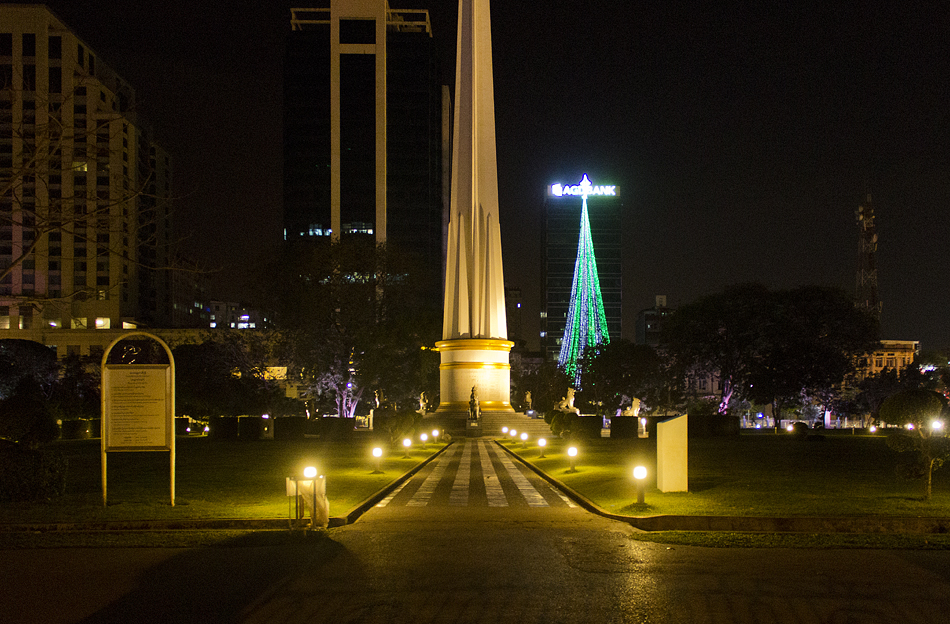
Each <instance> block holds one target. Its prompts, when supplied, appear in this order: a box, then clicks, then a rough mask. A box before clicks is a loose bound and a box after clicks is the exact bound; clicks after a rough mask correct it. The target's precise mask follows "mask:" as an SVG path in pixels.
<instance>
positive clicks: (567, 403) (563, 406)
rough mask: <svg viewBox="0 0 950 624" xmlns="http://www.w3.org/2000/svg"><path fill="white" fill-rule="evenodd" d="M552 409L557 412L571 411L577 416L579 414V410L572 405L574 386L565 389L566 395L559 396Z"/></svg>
mask: <svg viewBox="0 0 950 624" xmlns="http://www.w3.org/2000/svg"><path fill="white" fill-rule="evenodd" d="M554 409H556V410H557V411H559V412H567V413H573V414H577V415H578V416H580V415H581V410H580V409H578V408H576V407H574V388H568V389H567V396H566V397H561V400H560V401H558V403H557V405H555V406H554Z"/></svg>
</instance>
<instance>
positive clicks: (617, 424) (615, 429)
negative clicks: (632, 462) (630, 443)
mask: <svg viewBox="0 0 950 624" xmlns="http://www.w3.org/2000/svg"><path fill="white" fill-rule="evenodd" d="M639 431H640V419H639V418H637V417H635V416H614V417H613V418H611V419H610V438H611V439H615V438H618V439H623V440H626V439H629V438H636V437H637V436H638V435H639Z"/></svg>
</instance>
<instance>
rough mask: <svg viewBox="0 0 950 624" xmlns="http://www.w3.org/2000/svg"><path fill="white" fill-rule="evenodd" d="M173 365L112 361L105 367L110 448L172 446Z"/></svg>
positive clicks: (106, 429)
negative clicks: (117, 362)
mask: <svg viewBox="0 0 950 624" xmlns="http://www.w3.org/2000/svg"><path fill="white" fill-rule="evenodd" d="M170 373H171V367H170V366H167V365H164V364H110V365H107V366H106V367H105V370H104V371H103V378H102V387H103V391H104V393H105V397H104V398H105V413H106V414H108V417H107V419H106V422H105V423H104V424H105V427H104V428H103V432H102V434H103V436H104V438H105V440H104V444H105V450H106V451H150V450H155V451H159V450H171V444H172V436H173V435H174V415H173V412H172V409H171V382H170V379H169V377H170Z"/></svg>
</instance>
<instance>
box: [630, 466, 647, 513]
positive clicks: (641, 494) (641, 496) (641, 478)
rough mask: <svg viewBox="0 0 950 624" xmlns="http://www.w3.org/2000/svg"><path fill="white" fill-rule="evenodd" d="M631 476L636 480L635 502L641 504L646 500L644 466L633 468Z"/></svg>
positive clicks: (645, 471) (645, 473) (645, 472)
mask: <svg viewBox="0 0 950 624" xmlns="http://www.w3.org/2000/svg"><path fill="white" fill-rule="evenodd" d="M633 478H634V479H636V481H637V504H638V505H642V504H643V503H644V502H645V501H646V478H647V469H646V466H637V467H636V468H634V469H633Z"/></svg>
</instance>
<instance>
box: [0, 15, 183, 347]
mask: <svg viewBox="0 0 950 624" xmlns="http://www.w3.org/2000/svg"><path fill="white" fill-rule="evenodd" d="M135 103H136V99H135V90H134V89H133V88H132V86H131V85H129V84H128V82H126V81H125V80H124V79H123V78H122V77H120V76H118V75H117V74H116V73H115V72H114V71H112V69H110V68H109V67H108V66H107V65H105V64H104V63H103V62H102V60H101V59H100V58H99V57H98V55H97V54H96V53H95V52H94V51H93V50H92V49H91V47H90V46H89V45H88V44H87V43H86V42H85V41H83V40H82V39H81V38H79V37H78V36H77V35H76V33H74V32H72V31H71V30H70V29H69V27H68V26H67V25H66V24H64V23H63V22H62V21H61V20H60V19H59V18H58V17H57V16H56V15H55V14H53V13H52V12H51V11H50V10H49V9H48V8H46V7H45V6H42V5H2V6H0V274H2V275H3V277H2V279H0V328H3V329H11V330H16V329H22V330H27V329H41V328H43V329H59V328H72V329H86V328H88V329H93V328H96V329H108V328H113V329H115V328H123V327H126V328H129V327H136V326H139V325H156V324H162V323H163V322H166V321H167V319H168V318H169V317H170V307H171V305H170V295H169V290H170V279H171V277H170V276H169V275H168V272H167V271H156V270H155V269H164V268H167V267H169V266H170V265H171V261H172V259H171V257H170V251H169V248H170V243H171V231H170V225H169V214H168V210H169V206H168V198H169V197H170V196H171V162H170V158H169V155H168V154H167V153H165V152H164V151H163V150H162V149H161V148H160V147H158V146H157V145H156V144H155V143H154V142H153V140H152V137H151V134H150V132H149V130H148V128H146V127H145V126H143V125H142V124H141V123H140V122H139V120H138V118H137V115H136V113H135Z"/></svg>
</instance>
